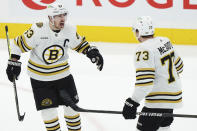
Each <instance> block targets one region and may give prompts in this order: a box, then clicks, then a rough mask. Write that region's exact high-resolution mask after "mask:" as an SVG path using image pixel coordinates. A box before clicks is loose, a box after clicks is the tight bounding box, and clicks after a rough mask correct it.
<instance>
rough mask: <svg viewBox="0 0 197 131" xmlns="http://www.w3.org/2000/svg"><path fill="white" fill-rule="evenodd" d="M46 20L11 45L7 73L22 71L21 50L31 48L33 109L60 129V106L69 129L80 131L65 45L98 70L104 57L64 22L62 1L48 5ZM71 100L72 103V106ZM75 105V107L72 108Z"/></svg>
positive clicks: (51, 127) (50, 125) (52, 127)
mask: <svg viewBox="0 0 197 131" xmlns="http://www.w3.org/2000/svg"><path fill="white" fill-rule="evenodd" d="M48 10H49V14H48V18H49V22H45V23H42V22H41V23H36V24H33V25H32V27H31V28H30V29H29V30H27V31H26V32H25V33H24V34H23V35H21V36H18V37H17V38H16V39H14V43H12V44H11V59H9V60H8V67H7V70H6V72H7V76H8V79H9V80H10V81H11V82H12V81H13V79H14V76H16V79H17V78H18V76H19V74H20V71H21V62H19V61H18V60H19V59H20V56H21V53H23V52H28V51H31V53H30V59H29V61H28V67H27V69H28V74H29V76H30V79H31V85H32V89H33V94H34V99H35V103H36V108H37V110H38V111H41V115H42V118H43V120H44V123H45V126H46V129H47V131H60V130H61V129H60V124H59V122H58V113H57V107H58V106H59V105H63V108H64V117H65V121H66V123H67V128H68V130H69V131H80V130H81V120H80V114H79V113H78V112H77V111H75V110H74V109H75V104H77V103H78V101H79V99H78V95H77V90H76V87H75V82H74V79H73V76H72V75H71V73H70V71H69V67H70V66H69V63H68V54H67V50H68V48H70V49H73V50H75V51H76V52H78V53H82V54H84V55H86V56H87V57H88V58H90V60H91V61H92V62H93V63H96V65H97V67H98V70H100V71H101V70H102V68H103V58H102V56H101V54H100V53H99V50H98V49H97V48H96V47H95V46H90V44H89V43H88V42H87V41H86V39H85V37H81V36H80V35H78V34H77V32H76V28H75V27H73V26H71V25H68V24H66V18H67V15H68V11H67V10H66V9H65V8H64V7H63V5H61V4H54V5H50V6H49V8H48ZM73 103H74V105H73ZM73 108H74V109H73Z"/></svg>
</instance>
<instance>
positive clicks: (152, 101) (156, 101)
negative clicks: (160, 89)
mask: <svg viewBox="0 0 197 131" xmlns="http://www.w3.org/2000/svg"><path fill="white" fill-rule="evenodd" d="M179 102H182V99H180V100H175V101H169V100H146V103H179Z"/></svg>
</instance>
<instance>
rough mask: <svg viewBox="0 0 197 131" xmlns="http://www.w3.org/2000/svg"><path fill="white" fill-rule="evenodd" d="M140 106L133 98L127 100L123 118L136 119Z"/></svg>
mask: <svg viewBox="0 0 197 131" xmlns="http://www.w3.org/2000/svg"><path fill="white" fill-rule="evenodd" d="M139 105H140V104H139V103H137V102H135V101H133V100H132V99H131V98H128V99H126V101H125V105H124V107H123V111H122V114H123V117H124V118H125V119H135V118H136V113H137V107H138V106H139Z"/></svg>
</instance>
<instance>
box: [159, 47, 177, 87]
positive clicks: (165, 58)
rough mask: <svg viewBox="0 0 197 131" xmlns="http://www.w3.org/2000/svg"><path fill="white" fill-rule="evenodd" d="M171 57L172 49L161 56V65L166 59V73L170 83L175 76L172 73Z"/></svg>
mask: <svg viewBox="0 0 197 131" xmlns="http://www.w3.org/2000/svg"><path fill="white" fill-rule="evenodd" d="M173 57H174V51H173V52H171V53H170V54H167V55H165V56H164V57H162V58H161V63H162V66H164V65H165V64H166V61H168V74H169V79H168V83H172V82H174V81H175V78H174V75H173V65H174V64H173Z"/></svg>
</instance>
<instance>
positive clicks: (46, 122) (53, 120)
mask: <svg viewBox="0 0 197 131" xmlns="http://www.w3.org/2000/svg"><path fill="white" fill-rule="evenodd" d="M57 120H58V117H56V118H54V119H52V120H48V121H44V123H45V124H50V123H53V122H56V121H57Z"/></svg>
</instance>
